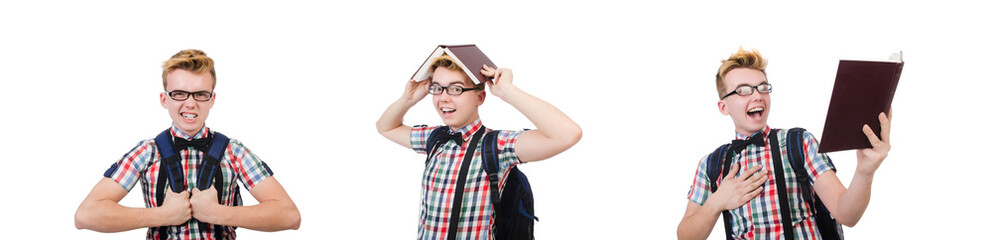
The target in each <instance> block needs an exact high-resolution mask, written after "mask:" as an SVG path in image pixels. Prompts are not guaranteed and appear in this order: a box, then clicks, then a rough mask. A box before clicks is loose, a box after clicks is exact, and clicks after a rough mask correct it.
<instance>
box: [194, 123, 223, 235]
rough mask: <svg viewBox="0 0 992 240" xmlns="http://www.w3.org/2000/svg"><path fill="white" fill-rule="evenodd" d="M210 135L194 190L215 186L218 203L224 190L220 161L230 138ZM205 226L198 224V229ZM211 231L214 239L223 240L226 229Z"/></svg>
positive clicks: (203, 223) (215, 133)
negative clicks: (208, 146) (210, 138)
mask: <svg viewBox="0 0 992 240" xmlns="http://www.w3.org/2000/svg"><path fill="white" fill-rule="evenodd" d="M212 135H213V136H211V137H212V138H213V139H212V140H211V141H210V148H209V149H208V150H207V153H206V155H205V156H203V162H202V163H201V164H200V169H199V170H197V173H198V176H197V177H196V188H197V189H200V190H201V191H203V190H207V189H209V188H210V187H211V186H216V189H217V202H218V203H220V202H221V201H222V200H221V199H222V198H221V197H222V196H223V195H224V190H225V189H226V188H225V186H224V174H223V171H221V170H220V161H221V159H224V151H226V150H227V143H228V142H229V141H230V138H228V137H227V136H225V135H224V134H221V133H219V132H214V133H213V134H212ZM207 225H208V224H207V223H205V222H200V228H202V229H206V228H207ZM213 229H214V238H215V239H225V235H226V234H225V233H226V232H227V231H226V229H227V227H225V226H221V225H214V226H213Z"/></svg>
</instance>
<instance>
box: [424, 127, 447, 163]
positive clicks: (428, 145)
mask: <svg viewBox="0 0 992 240" xmlns="http://www.w3.org/2000/svg"><path fill="white" fill-rule="evenodd" d="M447 132H448V126H440V127H437V128H434V130H431V134H430V135H427V142H425V143H424V151H427V159H426V160H424V165H427V163H430V162H431V157H433V156H434V151H437V150H438V147H440V146H439V145H441V144H444V143H439V142H438V138H439V137H440V133H447Z"/></svg>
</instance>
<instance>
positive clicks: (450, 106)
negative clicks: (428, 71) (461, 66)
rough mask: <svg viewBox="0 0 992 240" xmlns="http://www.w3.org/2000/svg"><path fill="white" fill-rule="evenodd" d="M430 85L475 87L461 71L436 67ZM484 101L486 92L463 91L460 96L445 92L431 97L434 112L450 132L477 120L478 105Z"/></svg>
mask: <svg viewBox="0 0 992 240" xmlns="http://www.w3.org/2000/svg"><path fill="white" fill-rule="evenodd" d="M431 84H437V85H441V86H442V87H447V86H453V85H457V86H462V87H463V88H472V87H475V85H474V84H472V80H470V79H469V78H468V75H465V73H464V72H462V71H453V70H449V69H447V68H443V67H438V68H436V69H434V73H433V75H432V77H431ZM485 100H486V92H485V91H482V90H471V91H464V92H462V94H461V95H458V96H451V95H450V94H449V93H448V91H447V90H445V91H444V93H441V94H440V95H433V101H432V102H433V103H434V110H435V111H437V113H438V115H440V116H441V120H442V121H444V124H445V125H448V127H450V128H451V130H452V131H454V130H458V129H460V128H462V127H465V126H466V125H468V124H470V123H472V122H473V121H475V119H478V118H479V105H482V103H483V102H484V101H485Z"/></svg>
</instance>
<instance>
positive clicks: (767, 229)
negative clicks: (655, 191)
mask: <svg viewBox="0 0 992 240" xmlns="http://www.w3.org/2000/svg"><path fill="white" fill-rule="evenodd" d="M770 131H771V127H768V126H765V129H764V136H765V144H764V145H762V146H755V145H750V146H748V147H747V148H746V149H744V150H743V151H742V152H740V153H732V154H734V156H733V159H734V161H735V162H736V163H740V165H741V169H740V172H744V171H747V170H748V169H750V168H752V167H755V166H758V165H762V167H763V168H764V169H765V170H768V171H769V173H768V181H767V182H765V184H764V191H762V192H761V193H760V194H758V196H757V197H755V198H754V199H752V200H751V201H749V202H748V203H745V204H744V205H743V206H741V207H740V208H737V209H733V210H730V215H731V226H732V231H731V232H733V237H734V239H781V238H783V237H784V236H782V233H783V228H782V227H783V224H782V220H781V216H780V213H779V209H778V208H779V202H778V191H786V192H787V193H788V194H789V206H790V207H791V208H792V219H793V222H792V223H789V225H788V226H790V227H792V228H794V229H795V231H794V232H795V235H796V236H795V239H821V237H820V233H819V231H817V229H816V219H815V218H813V217H812V213H811V212H810V206H809V205H808V204H806V202H805V201H801V200H802V199H801V198H800V195H801V194H802V193H801V189H800V188H799V185H798V184H805V183H799V182H797V180H796V177H795V173H794V171H795V170H794V169H793V168H792V165H790V164H789V163H788V157H789V154H788V147H787V145H786V142H785V140H786V135H787V134H788V131H787V130H779V131H776V132H777V134H778V139H779V148H780V150H779V151H780V153H781V154H782V160H783V161H786V162H785V163H784V164H783V165H782V167H783V171H785V172H784V176H785V179H784V180H783V181H785V183H786V189H784V190H780V189H778V188H777V186H776V185H775V181H778V179H775V173H774V171H775V167H774V166H773V165H772V161H773V160H772V156H771V154H772V151H771V144H769V142H768V133H769V132H770ZM748 137H749V136H744V135H742V134H739V133H737V134H736V139H738V140H740V139H747V138H748ZM803 149H804V151H805V152H806V159H805V160H804V162H805V164H806V170H807V173H808V174H809V176H810V177H811V178H812V179H813V180H814V181H815V180H816V179H817V178H819V176H820V174H821V173H823V172H826V171H836V169H835V168H834V165H833V163H832V162H830V160H829V158H827V155H826V154H819V153H816V152H817V150H818V149H819V142H818V141H816V139H815V138H814V137H813V135H812V134H810V133H809V132H806V133H805V134H804V135H803ZM708 157H709V155H707V156H705V157H703V159H701V160H700V161H699V167H698V168H696V176H695V179H693V182H692V187H691V188H690V189H689V196H688V198H689V201H692V202H694V203H696V204H699V205H703V203H705V202H706V199H707V198H708V197H709V195H710V194H712V193H713V191H712V189H710V187H709V186H710V181H709V176H708V173H707V171H706V169H708V167H709V166H708V162H707V161H706V159H707V158H708ZM722 180H723V177H722V176H721V177H720V178H719V179H718V181H722ZM718 225H722V224H718Z"/></svg>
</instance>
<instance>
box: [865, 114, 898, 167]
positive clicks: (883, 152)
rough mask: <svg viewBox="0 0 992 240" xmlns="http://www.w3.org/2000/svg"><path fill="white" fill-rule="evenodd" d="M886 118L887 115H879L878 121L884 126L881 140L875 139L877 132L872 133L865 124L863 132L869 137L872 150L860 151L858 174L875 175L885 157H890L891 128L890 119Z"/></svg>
mask: <svg viewBox="0 0 992 240" xmlns="http://www.w3.org/2000/svg"><path fill="white" fill-rule="evenodd" d="M889 114H890V115H889V117H891V114H892V110H891V109H890V110H889ZM889 117H886V116H885V113H879V114H878V121H879V122H880V123H881V125H882V134H881V137H882V138H881V139H879V138H878V137H875V131H872V130H871V128H869V127H868V124H865V125H864V126H863V127H861V131H862V132H864V133H865V136H866V137H868V142H871V147H872V148H863V149H858V170H857V172H858V173H861V174H868V175H873V174H875V170H878V166H879V165H881V164H882V161H883V160H885V157H887V156H888V155H889V149H891V148H892V146H891V145H889V129H890V127H891V122H890V120H891V119H890V118H889Z"/></svg>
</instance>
